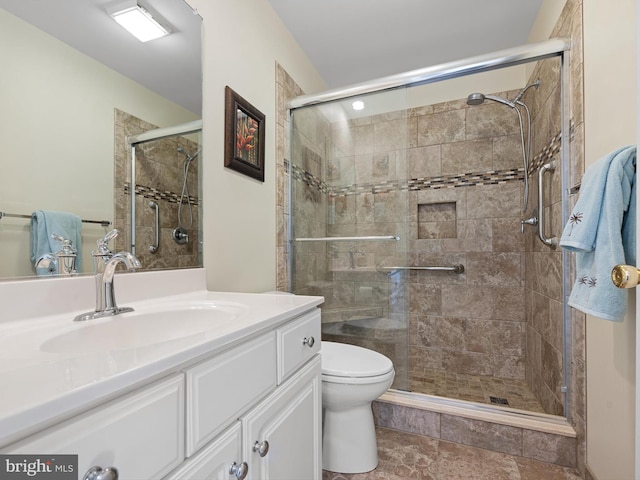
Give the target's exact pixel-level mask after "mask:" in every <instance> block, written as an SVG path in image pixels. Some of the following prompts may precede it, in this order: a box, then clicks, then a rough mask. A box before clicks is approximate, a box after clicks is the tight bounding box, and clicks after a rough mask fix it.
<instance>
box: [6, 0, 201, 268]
mask: <svg viewBox="0 0 640 480" xmlns="http://www.w3.org/2000/svg"><path fill="white" fill-rule="evenodd" d="M106 3H109V2H105V1H104V0H56V2H41V1H38V0H0V36H1V37H2V41H0V58H2V59H3V72H4V73H3V75H2V76H0V95H2V105H3V108H2V109H0V125H1V128H0V142H1V144H2V146H3V147H2V151H3V162H2V165H3V172H2V174H1V175H0V212H6V213H8V214H16V215H21V217H8V216H6V217H2V218H0V246H1V248H2V254H1V255H0V278H9V277H11V278H14V277H26V276H33V275H35V274H36V270H35V268H34V264H33V262H32V261H31V260H30V256H31V235H30V223H31V222H30V217H31V214H32V212H36V211H39V210H45V211H58V212H65V213H70V214H73V215H75V216H77V217H79V218H80V219H82V220H91V221H97V223H89V222H82V226H81V232H80V238H81V241H80V243H81V245H75V247H79V254H80V255H81V256H82V258H83V261H82V265H81V269H80V272H81V273H91V272H93V262H92V257H91V251H92V250H95V249H96V242H97V240H99V239H101V238H103V237H104V236H105V235H106V234H107V232H109V231H110V230H112V229H113V228H115V227H117V228H119V229H120V228H122V227H121V226H120V224H119V223H118V222H119V218H118V212H119V211H120V210H121V209H122V208H126V207H127V206H128V205H129V203H130V201H129V192H128V191H126V192H124V195H125V196H126V198H124V199H123V196H122V195H120V193H119V192H123V191H124V190H125V185H126V182H127V178H126V177H125V178H123V177H120V178H118V165H121V168H122V169H123V171H126V170H127V169H128V168H129V167H128V166H127V165H128V163H127V162H128V161H129V159H128V157H127V152H126V148H125V147H124V144H123V143H124V135H129V134H136V133H140V132H141V131H145V130H147V129H153V128H159V127H160V128H162V127H169V126H173V125H179V124H183V123H185V122H191V121H194V120H199V119H200V117H201V74H200V65H199V59H200V24H201V19H200V17H198V16H197V15H194V12H193V10H192V9H191V8H190V7H189V6H188V5H187V4H186V3H185V2H184V1H183V0H154V2H153V5H154V8H155V10H157V11H159V13H161V15H162V17H163V18H165V19H166V20H167V21H168V22H169V23H170V24H171V26H172V34H171V35H169V36H167V37H164V38H161V39H157V40H153V41H150V42H147V43H144V44H143V43H140V42H139V41H138V40H136V39H135V38H134V37H132V36H131V35H130V34H129V33H127V32H126V31H124V30H123V29H122V28H121V27H120V26H119V25H117V24H116V23H115V22H114V21H113V20H112V19H110V18H109V16H108V15H107V14H106V11H105V4H106ZM76 7H77V9H76ZM72 8H73V10H70V9H72ZM71 12H75V13H71ZM96 32H100V33H99V34H96ZM65 35H66V37H65ZM83 35H84V37H83ZM193 39H195V43H194V41H193ZM74 42H77V43H74ZM74 45H76V46H75V47H74ZM78 45H79V46H78ZM107 47H113V48H112V50H113V51H112V52H111V53H109V52H102V53H100V52H98V51H97V50H101V49H102V50H105V49H106V48H107ZM92 49H93V50H94V51H91V50H92ZM180 52H182V55H180ZM130 54H131V55H134V56H135V57H134V58H133V59H131V58H129V57H130V56H131V55H130ZM100 55H103V56H102V57H100ZM175 55H178V58H179V59H176V57H175ZM114 58H116V59H117V61H114V60H113V59H114ZM194 58H195V59H197V63H198V64H197V66H196V67H194V68H192V66H187V63H188V64H189V65H191V63H193V59H194ZM163 59H164V60H163ZM118 62H119V63H118ZM181 62H187V63H184V65H183V64H182V63H181ZM145 72H146V73H149V74H150V77H152V78H155V79H156V80H158V82H156V84H150V83H148V82H147V80H146V79H145V78H143V73H145ZM194 78H195V84H196V86H194V83H193V82H194ZM176 92H177V93H176ZM169 140H171V142H175V144H173V145H166V146H163V147H162V148H160V147H158V146H153V145H151V144H149V145H145V146H144V147H141V148H142V149H143V150H145V154H144V155H140V156H138V165H137V168H140V169H143V170H147V171H157V170H158V169H159V168H158V166H157V165H162V166H163V167H162V168H160V170H163V169H164V170H166V172H170V176H171V181H169V182H168V183H167V182H165V181H164V180H162V181H159V182H157V184H153V182H146V186H147V187H149V188H153V189H157V190H159V191H160V192H161V193H160V194H157V195H156V196H157V197H158V200H155V201H156V202H157V203H158V205H159V209H158V210H159V215H160V218H159V225H160V234H159V236H160V248H159V250H160V251H161V250H163V248H162V247H163V244H162V242H164V237H165V236H166V232H165V231H164V230H169V229H170V230H173V229H174V228H176V226H177V225H178V224H177V223H176V222H177V211H176V207H177V205H178V204H179V203H178V202H179V200H180V197H181V193H182V187H183V183H184V182H183V180H184V179H183V173H182V171H183V167H184V160H185V155H184V154H183V153H180V152H178V150H177V149H178V147H181V148H182V149H184V151H185V152H188V153H189V154H192V153H193V152H195V151H197V150H198V149H199V148H200V147H199V143H200V142H199V136H198V135H191V136H189V137H176V138H173V139H169ZM164 143H166V142H164V141H163V142H160V144H164ZM162 149H166V151H167V152H169V151H170V150H173V152H172V154H171V155H168V154H167V155H161V157H160V160H156V161H157V162H158V163H157V165H156V166H149V165H145V164H144V160H145V159H146V158H148V157H149V154H148V152H149V151H151V150H154V151H157V150H162ZM169 157H171V160H170V159H169ZM170 161H172V162H173V163H172V164H169V163H168V162H170ZM199 161H200V155H198V156H196V157H194V159H193V160H192V162H190V166H189V172H188V178H187V180H186V183H187V187H188V191H189V198H190V200H188V202H189V203H190V205H191V207H192V208H193V210H192V213H193V218H194V220H193V225H195V226H196V227H194V228H195V233H190V234H189V237H190V243H188V244H186V248H185V249H184V250H183V251H180V252H178V253H177V254H176V253H175V250H174V246H173V245H177V244H176V243H175V242H173V240H170V241H171V243H172V244H173V245H171V244H169V243H167V244H166V246H165V247H164V251H165V253H168V254H170V253H172V252H173V253H174V254H175V255H176V256H177V257H182V258H178V259H176V261H173V260H171V261H168V260H159V259H160V258H161V257H154V258H153V259H147V260H148V262H147V265H145V267H148V268H175V267H181V266H192V265H193V264H194V262H195V264H196V265H200V264H201V261H200V260H199V256H198V250H199V249H198V243H199V241H200V240H201V239H200V236H199V234H198V228H197V225H198V222H199V219H200V215H198V208H197V204H198V203H199V201H198V199H199V198H200V195H199V192H198V189H199V188H200V187H199V177H200V175H198V174H197V171H198V170H199V165H200V162H199ZM114 167H115V168H114ZM140 178H144V177H140ZM136 184H137V185H140V182H136ZM127 188H128V187H127ZM141 198H145V197H144V196H143V197H141ZM182 198H183V200H182V204H183V206H182V210H181V216H184V215H187V219H188V218H189V216H188V215H189V212H188V211H187V209H186V208H185V205H186V202H187V200H185V197H184V196H182ZM145 200H146V202H147V203H148V202H149V199H145ZM147 208H148V207H147ZM144 213H145V218H143V219H141V221H142V222H143V224H144V225H143V226H145V227H147V225H146V223H145V222H146V215H147V213H148V212H144ZM150 213H151V215H153V212H150ZM165 216H166V217H165ZM171 217H172V218H171ZM165 220H166V221H165ZM101 221H107V222H109V223H108V224H103V223H100V222H101ZM173 224H175V225H173ZM165 225H166V226H165ZM163 229H164V230H163ZM192 230H193V228H192ZM127 235H130V232H127V231H126V229H125V230H124V231H123V234H121V235H120V236H119V237H118V239H116V240H117V241H126V237H127ZM144 235H146V233H144ZM125 245H126V244H124V243H123V244H120V243H117V242H115V243H114V241H112V242H111V245H110V247H111V249H112V250H116V251H117V249H118V248H120V247H123V246H125ZM123 249H128V248H123ZM187 251H188V252H189V253H188V254H187V253H186V252H187ZM187 256H190V257H191V259H190V260H189V261H186V257H187ZM143 261H144V260H143Z"/></svg>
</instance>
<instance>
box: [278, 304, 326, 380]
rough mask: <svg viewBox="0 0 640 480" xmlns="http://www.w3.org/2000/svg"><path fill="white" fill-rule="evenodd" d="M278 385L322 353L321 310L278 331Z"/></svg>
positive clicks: (304, 316)
mask: <svg viewBox="0 0 640 480" xmlns="http://www.w3.org/2000/svg"><path fill="white" fill-rule="evenodd" d="M276 334H277V337H278V385H279V384H280V383H282V382H283V381H284V380H285V379H286V378H287V377H288V376H289V375H291V374H292V373H293V372H295V371H296V370H297V369H298V368H300V367H301V366H302V365H304V364H305V363H306V362H307V361H309V360H310V359H311V357H313V356H314V355H315V354H316V353H318V352H319V351H320V336H321V326H320V309H315V310H314V311H312V312H309V313H307V314H305V315H303V316H301V317H300V318H298V319H297V320H294V321H292V322H290V323H288V324H286V325H285V326H283V327H281V328H279V329H278V330H277V333H276Z"/></svg>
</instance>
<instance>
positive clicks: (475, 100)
mask: <svg viewBox="0 0 640 480" xmlns="http://www.w3.org/2000/svg"><path fill="white" fill-rule="evenodd" d="M484 99H485V96H484V94H482V93H479V92H476V93H472V94H470V95H469V96H468V97H467V105H481V104H483V103H484Z"/></svg>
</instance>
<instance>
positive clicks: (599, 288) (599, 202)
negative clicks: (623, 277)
mask: <svg viewBox="0 0 640 480" xmlns="http://www.w3.org/2000/svg"><path fill="white" fill-rule="evenodd" d="M560 245H561V246H562V247H563V248H565V249H566V250H569V251H572V252H576V281H575V284H574V286H573V289H572V290H571V295H570V296H569V305H571V306H572V307H574V308H577V309H578V310H581V311H583V312H585V313H588V314H590V315H594V316H596V317H600V318H604V319H605V320H612V321H617V322H619V321H622V320H623V318H624V315H625V313H626V310H627V291H626V290H624V289H620V288H616V286H615V285H614V284H613V282H612V281H611V270H612V269H613V267H614V266H615V265H616V264H618V263H628V264H631V265H635V263H636V147H635V145H633V146H627V147H623V148H620V149H618V150H616V151H614V152H612V153H610V154H609V155H607V156H605V157H603V158H602V159H600V160H598V161H597V162H596V163H594V164H593V165H592V166H591V167H589V168H588V169H587V171H586V173H585V174H584V177H583V179H582V185H581V186H580V198H579V199H578V201H577V202H576V205H575V207H574V208H573V210H572V212H571V216H570V218H569V221H568V222H567V224H566V225H565V227H564V231H563V232H562V238H561V239H560Z"/></svg>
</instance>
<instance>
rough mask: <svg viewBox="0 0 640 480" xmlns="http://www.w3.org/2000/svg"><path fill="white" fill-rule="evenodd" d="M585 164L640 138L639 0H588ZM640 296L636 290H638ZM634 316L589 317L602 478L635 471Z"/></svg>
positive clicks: (593, 440)
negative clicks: (639, 72)
mask: <svg viewBox="0 0 640 480" xmlns="http://www.w3.org/2000/svg"><path fill="white" fill-rule="evenodd" d="M583 5H584V88H585V91H584V93H585V98H584V108H585V164H586V167H587V168H588V166H589V165H590V164H592V163H594V162H595V161H597V160H598V159H599V158H601V157H602V156H604V155H606V154H607V153H609V152H610V151H612V150H614V149H616V148H618V147H620V146H622V145H626V144H634V143H636V142H637V133H636V132H637V119H636V105H637V75H636V73H637V70H636V65H637V58H638V57H637V42H636V32H637V25H636V18H637V17H636V2H635V1H634V0H609V1H607V2H603V1H601V0H584V3H583ZM634 296H635V295H634ZM635 322H636V315H635V312H634V311H631V312H630V314H628V315H627V318H625V320H624V322H622V323H611V322H607V321H605V320H600V319H598V318H594V317H588V318H587V467H588V468H589V469H590V471H591V472H592V473H593V475H594V476H595V477H596V478H597V479H599V480H618V479H620V480H627V479H633V478H637V477H635V476H634V451H635V441H634V438H635V433H634V427H635V414H634V411H635Z"/></svg>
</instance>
